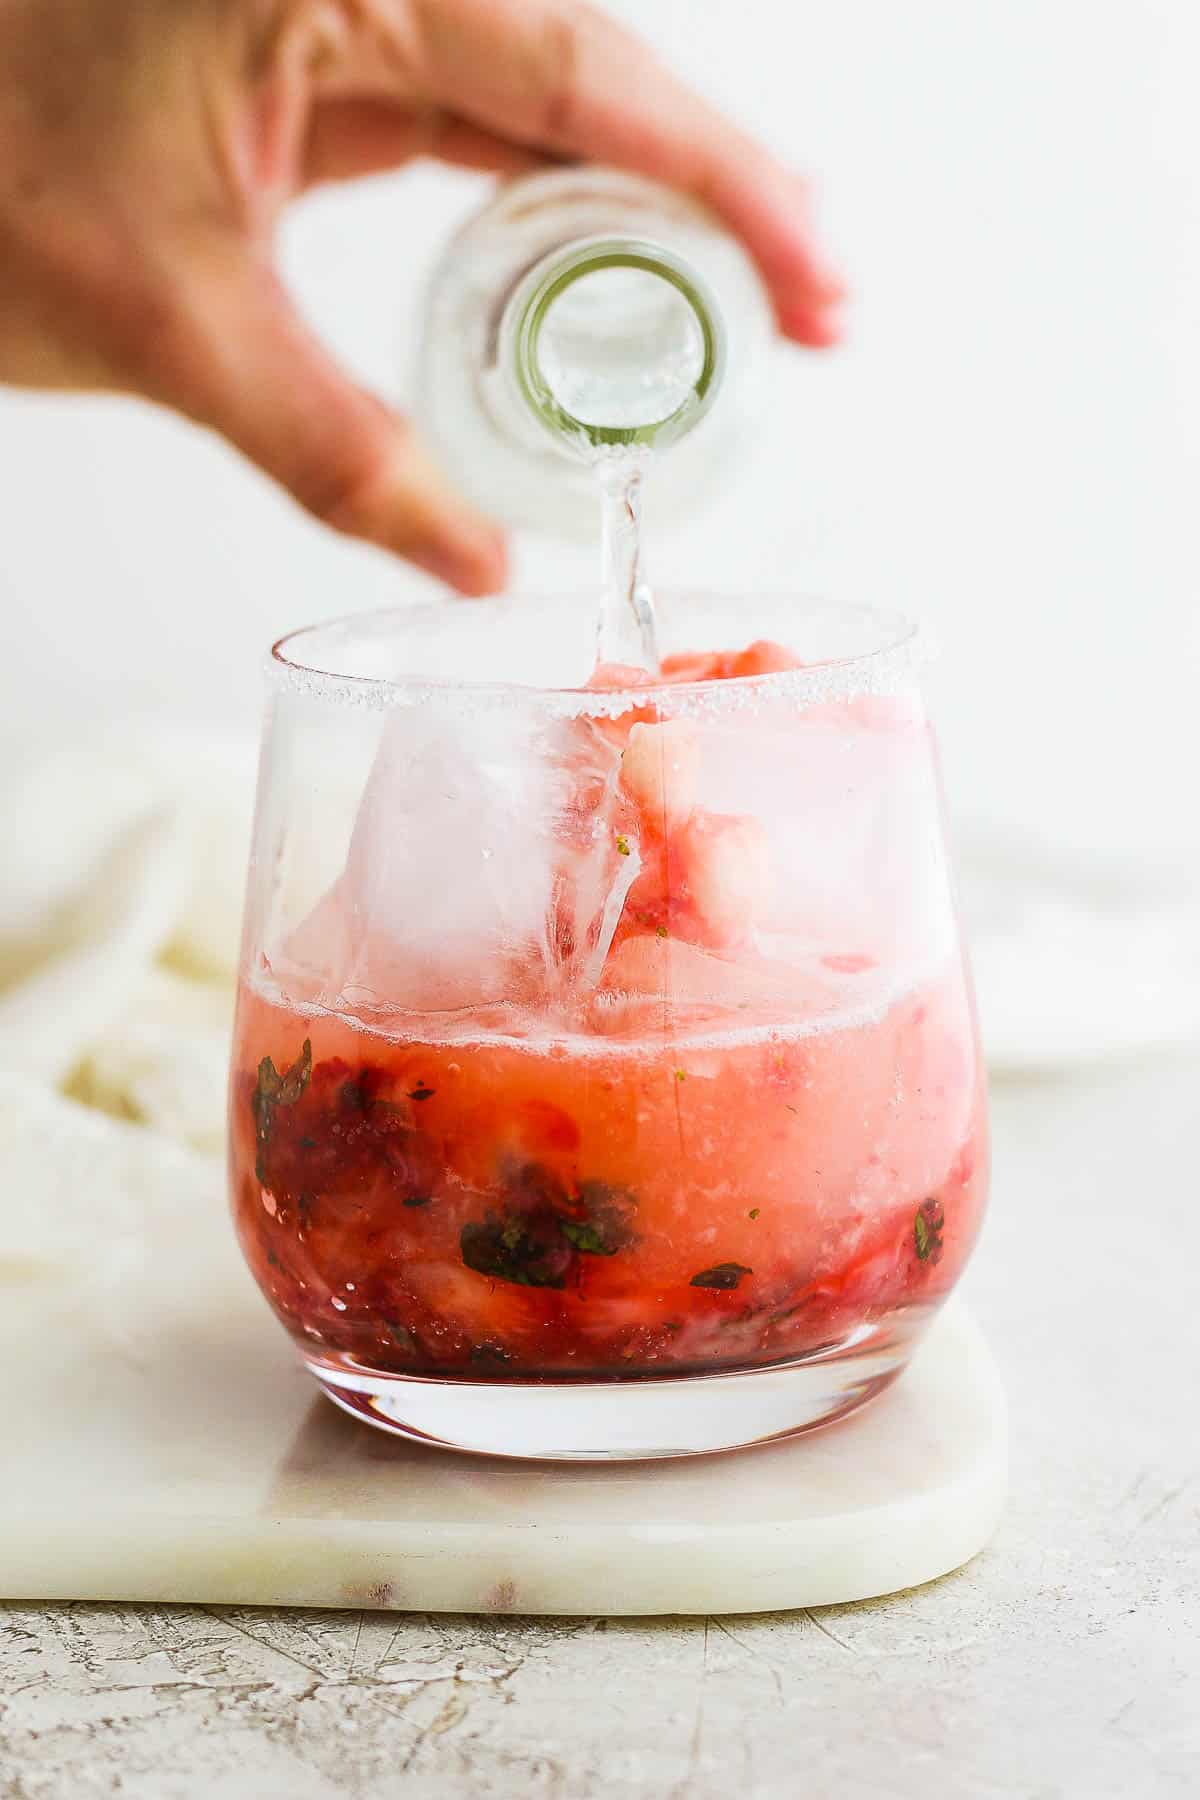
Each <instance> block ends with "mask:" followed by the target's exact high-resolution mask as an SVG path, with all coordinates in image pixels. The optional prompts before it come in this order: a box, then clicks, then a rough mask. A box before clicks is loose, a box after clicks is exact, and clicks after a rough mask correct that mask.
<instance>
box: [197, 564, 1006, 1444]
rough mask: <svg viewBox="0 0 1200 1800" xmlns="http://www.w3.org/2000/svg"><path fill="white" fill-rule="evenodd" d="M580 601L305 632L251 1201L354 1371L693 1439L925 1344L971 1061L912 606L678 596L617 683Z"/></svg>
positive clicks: (236, 1108) (263, 955) (817, 1416)
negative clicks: (658, 676) (905, 613)
mask: <svg viewBox="0 0 1200 1800" xmlns="http://www.w3.org/2000/svg"><path fill="white" fill-rule="evenodd" d="M591 632H592V619H591V614H590V609H589V608H587V607H583V606H579V605H573V604H571V603H570V602H569V601H564V600H558V601H555V602H551V601H514V600H492V601H487V602H482V603H477V604H471V605H470V606H466V605H464V604H463V603H462V602H461V601H454V600H446V601H437V602H429V603H419V604H413V605H411V606H409V607H407V608H405V609H403V610H401V611H397V612H392V613H386V614H377V615H373V616H370V617H365V618H361V619H356V620H350V621H348V622H345V623H342V624H338V625H332V626H323V627H318V628H314V629H311V630H307V631H301V632H298V633H296V634H295V635H294V636H291V637H288V638H285V639H284V640H283V641H282V642H281V643H280V644H278V645H277V646H276V648H275V650H274V653H273V658H272V662H271V675H270V686H271V694H270V703H269V711H268V718H267V727H266V739H265V747H264V752H263V761H262V775H261V782H260V793H259V803H258V816H257V823H256V827H255V839H254V853H253V860H252V865H251V873H250V884H249V898H248V905H247V920H246V935H245V950H244V965H243V970H242V985H241V995H240V1002H239V1008H238V1019H237V1030H236V1043H235V1051H234V1058H233V1071H232V1079H231V1094H230V1143H231V1180H232V1192H233V1206H234V1213H235V1217H236V1222H237V1229H238V1232H239V1235H240V1238H241V1243H242V1246H243V1249H244V1251H245V1254H246V1257H247V1259H248V1261H249V1263H250V1267H251V1269H252V1271H253V1273H254V1276H255V1278H256V1280H257V1281H258V1283H259V1285H260V1287H261V1288H262V1290H263V1292H264V1294H265V1295H266V1297H267V1299H268V1300H269V1302H270V1304H271V1306H272V1307H273V1308H274V1310H275V1312H276V1314H277V1316H278V1317H279V1319H280V1321H281V1322H282V1323H283V1325H284V1326H285V1328H286V1329H287V1331H288V1332H289V1333H290V1335H291V1337H292V1339H293V1341H294V1343H295V1344H296V1346H297V1348H298V1350H299V1352H300V1354H301V1356H302V1357H303V1360H304V1362H305V1364H306V1366H307V1368H308V1369H309V1370H310V1371H311V1373H312V1374H313V1375H314V1376H315V1378H316V1380H317V1381H318V1382H319V1383H320V1385H321V1387H322V1388H323V1389H324V1390H325V1392H326V1393H327V1394H328V1395H329V1396H330V1398H331V1399H333V1400H335V1401H336V1402H337V1403H338V1405H340V1406H342V1407H345V1408H346V1409H347V1410H348V1411H350V1412H352V1413H354V1414H356V1415H358V1416H359V1417H361V1418H364V1419H366V1420H369V1421H370V1422H371V1423H372V1424H374V1425H377V1426H381V1427H383V1428H385V1429H388V1430H391V1431H394V1432H398V1433H400V1434H402V1435H404V1436H407V1437H412V1438H421V1439H424V1440H428V1441H434V1442H437V1443H441V1444H446V1445H452V1446H455V1447H458V1448H460V1449H466V1450H473V1451H482V1452H490V1453H493V1454H499V1455H507V1456H526V1457H558V1458H575V1459H601V1458H632V1457H657V1456H674V1455H686V1454H689V1453H694V1452H698V1451H707V1450H716V1449H722V1448H730V1447H732V1446H735V1445H739V1444H745V1443H750V1442H756V1441H760V1440H762V1439H765V1438H770V1437H775V1436H780V1435H786V1434H789V1433H792V1432H796V1431H799V1430H803V1429H805V1428H808V1427H811V1426H814V1425H819V1424H822V1423H825V1422H826V1421H828V1420H831V1419H834V1418H836V1417H838V1416H839V1415H841V1414H843V1413H845V1412H847V1411H849V1410H850V1409H851V1408H853V1407H855V1406H857V1405H859V1404H860V1403H862V1402H863V1401H864V1400H866V1399H868V1398H869V1397H870V1396H871V1395H873V1394H875V1393H877V1392H879V1391H880V1390H881V1389H882V1388H883V1387H884V1386H886V1385H887V1383H888V1382H889V1381H891V1380H892V1379H893V1378H894V1377H895V1376H896V1374H897V1373H898V1372H899V1371H900V1370H901V1369H902V1368H903V1366H904V1364H905V1362H906V1361H907V1359H908V1358H909V1356H910V1354H911V1352H912V1349H913V1347H914V1344H915V1342H916V1340H917V1339H918V1337H919V1335H920V1334H921V1332H922V1331H923V1330H924V1328H925V1326H926V1325H927V1324H928V1322H929V1320H930V1319H931V1317H932V1316H933V1314H934V1313H935V1311H936V1309H937V1308H938V1306H939V1305H940V1304H941V1302H942V1301H943V1300H944V1299H945V1297H946V1295H947V1293H948V1292H949V1290H950V1289H951V1287H952V1286H953V1285H954V1283H955V1281H956V1280H957V1278H958V1276H959V1274H960V1273H961V1271H962V1268H963V1265H964V1263H965V1261H966V1259H967V1257H968V1255H969V1253H970V1250H971V1247H972V1244H973V1242H974V1239H975V1236H976V1233H977V1229H978V1226H979V1222H980V1215H981V1211H982V1208H983V1204H984V1198H985V1191H986V1182H987V1146H986V1123H985V1097H984V1078H983V1072H982V1066H981V1061H980V1055H979V1049H978V1042H977V1036H976V1028H975V1020H974V1012H973V1005H972V1000H971V993H970V984H969V978H968V976H967V973H966V968H965V963H964V956H963V950H962V946H961V942H960V937H959V932H958V928H957V922H956V918H955V912H954V902H953V894H952V885H951V881H950V878H949V874H948V870H947V864H946V853H945V848H944V837H943V827H942V814H941V801H940V795H939V784H938V775H937V767H936V757H935V751H934V745H933V739H932V736H931V732H930V728H929V726H928V724H927V723H926V720H925V717H924V714H923V711H922V708H921V702H920V698H919V693H918V688H917V667H918V664H919V661H920V653H919V643H918V638H917V634H916V633H915V632H914V630H913V629H912V628H911V627H909V626H908V625H907V624H906V623H905V622H904V621H903V620H900V619H897V618H895V617H889V616H886V615H878V614H874V613H869V612H865V611H858V610H854V609H846V608H835V607H830V606H825V605H818V604H812V603H809V602H805V601H800V600H796V599H788V598H768V597H763V596H746V595H736V596H730V597H727V598H720V597H703V596H696V595H681V596H676V597H670V596H667V597H665V598H664V599H663V600H662V601H661V605H660V636H661V641H662V643H663V645H664V648H665V652H666V654H665V659H664V664H663V678H662V680H661V681H654V680H652V679H650V678H648V677H645V676H642V675H640V674H639V673H638V672H636V671H622V670H619V669H617V670H607V671H601V672H600V673H599V674H598V675H597V676H596V677H595V678H593V679H591V680H590V681H589V677H590V675H591V669H590V657H591V643H590V639H591ZM749 639H754V640H755V641H754V642H752V643H750V647H749V648H748V649H746V648H741V647H742V646H745V645H746V644H747V642H748V640H749Z"/></svg>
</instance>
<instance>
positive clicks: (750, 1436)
mask: <svg viewBox="0 0 1200 1800" xmlns="http://www.w3.org/2000/svg"><path fill="white" fill-rule="evenodd" d="M916 1335H917V1334H916V1333H915V1332H912V1333H904V1334H900V1335H898V1334H897V1332H896V1330H895V1328H894V1326H893V1327H891V1328H888V1329H876V1330H872V1329H870V1328H868V1329H866V1330H865V1331H864V1332H862V1333H859V1334H856V1337H855V1339H854V1340H852V1341H851V1342H849V1343H846V1344H842V1345H838V1346H837V1347H836V1348H834V1349H831V1350H829V1351H825V1352H819V1353H816V1354H814V1355H812V1356H808V1357H804V1358H802V1359H799V1360H797V1361H795V1362H789V1363H776V1364H773V1365H771V1366H770V1367H768V1368H762V1369H746V1370H738V1371H736V1372H734V1373H722V1374H713V1375H688V1376H683V1377H674V1378H673V1377H670V1376H666V1377H663V1376H633V1377H630V1378H628V1379H626V1380H623V1381H611V1380H610V1381H605V1380H596V1381H580V1380H576V1381H528V1382H522V1381H514V1380H503V1381H498V1380H491V1381H460V1380H457V1379H441V1378H438V1377H436V1376H425V1375H383V1374H372V1373H371V1372H370V1371H368V1370H365V1369H361V1368H356V1369H347V1368H340V1367H331V1366H330V1365H329V1364H328V1363H318V1362H313V1361H309V1360H308V1359H306V1362H305V1366H306V1367H307V1368H308V1370H309V1372H310V1374H312V1375H313V1376H314V1377H315V1378H316V1380H317V1382H318V1383H319V1384H320V1386H321V1388H322V1389H323V1391H324V1392H325V1393H326V1394H327V1395H328V1397H329V1398H330V1399H331V1400H332V1401H333V1402H334V1404H335V1405H336V1406H339V1407H341V1408H342V1410H343V1411H345V1412H348V1413H350V1414H352V1415H353V1417H355V1418H357V1419H362V1420H364V1421H365V1422H366V1423H367V1424H369V1425H374V1426H375V1427H376V1428H377V1429H378V1430H380V1431H387V1432H391V1433H392V1434H393V1435H394V1436H396V1437H402V1438H407V1439H410V1440H414V1441H416V1442H418V1443H423V1444H437V1445H439V1446H440V1447H441V1448H442V1449H446V1450H465V1451H469V1452H471V1453H472V1454H474V1455H478V1456H504V1457H515V1458H520V1459H524V1458H528V1459H533V1460H537V1461H541V1460H549V1461H554V1462H636V1461H642V1460H653V1459H656V1458H661V1457H669V1456H704V1455H707V1454H711V1453H712V1452H714V1451H719V1450H737V1449H743V1448H745V1447H747V1446H748V1445H751V1444H763V1443H768V1442H770V1441H771V1440H773V1439H776V1438H786V1437H794V1436H795V1435H796V1434H797V1433H799V1432H803V1431H812V1430H814V1429H815V1428H816V1427H817V1426H820V1425H829V1424H832V1422H833V1421H834V1420H835V1419H841V1418H844V1417H845V1415H846V1414H847V1413H850V1412H853V1411H854V1410H855V1409H856V1408H857V1407H860V1406H862V1405H864V1404H865V1403H866V1401H868V1400H870V1399H873V1398H874V1396H875V1395H876V1394H879V1393H882V1391H883V1390H884V1388H886V1387H887V1386H888V1385H889V1384H890V1383H891V1382H892V1381H894V1380H895V1378H896V1376H897V1375H898V1374H899V1373H900V1371H901V1370H902V1369H903V1368H904V1365H905V1364H906V1363H907V1361H908V1359H909V1356H910V1355H911V1353H912V1350H913V1344H914V1338H915V1336H916Z"/></svg>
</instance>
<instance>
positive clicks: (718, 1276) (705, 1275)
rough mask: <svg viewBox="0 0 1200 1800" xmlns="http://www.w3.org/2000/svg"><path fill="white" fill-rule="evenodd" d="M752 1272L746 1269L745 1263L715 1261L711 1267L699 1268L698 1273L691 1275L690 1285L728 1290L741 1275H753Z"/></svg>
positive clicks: (733, 1286)
mask: <svg viewBox="0 0 1200 1800" xmlns="http://www.w3.org/2000/svg"><path fill="white" fill-rule="evenodd" d="M753 1273H754V1270H753V1269H748V1268H747V1267H746V1265H745V1263H737V1262H723V1263H715V1264H714V1265H713V1267H712V1268H711V1269H701V1271H700V1273H699V1274H698V1275H693V1276H692V1279H691V1283H690V1285H691V1286H692V1287H698V1288H722V1289H725V1290H728V1289H729V1288H735V1287H736V1286H737V1284H738V1282H739V1281H740V1280H741V1279H742V1276H743V1275H753Z"/></svg>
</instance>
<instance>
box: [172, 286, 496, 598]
mask: <svg viewBox="0 0 1200 1800" xmlns="http://www.w3.org/2000/svg"><path fill="white" fill-rule="evenodd" d="M191 298H192V302H193V304H192V305H191V306H189V307H188V313H189V328H188V329H187V331H186V332H184V333H183V334H173V342H172V346H171V348H170V350H169V351H167V349H166V346H164V345H162V344H160V345H159V351H160V358H161V357H162V356H164V355H167V356H169V357H170V366H167V367H164V366H162V362H161V360H160V367H159V369H158V370H157V371H156V375H157V380H156V382H155V386H156V388H158V389H159V390H160V397H161V398H162V399H164V400H165V401H167V402H168V404H171V405H174V406H176V407H178V408H179V410H181V411H183V412H186V413H187V414H188V415H189V416H190V417H192V418H194V419H196V420H197V421H198V422H199V423H201V424H204V425H208V426H210V427H211V428H212V429H213V430H215V431H218V432H219V433H220V434H221V435H222V436H223V437H225V438H227V439H228V440H229V442H230V443H232V444H234V445H236V447H237V448H238V449H239V450H241V451H242V452H243V454H244V455H246V456H247V457H249V459H250V460H251V462H254V463H257V464H258V466H259V468H261V469H263V470H265V472H266V473H267V474H268V475H270V476H272V477H273V478H274V479H275V480H276V481H277V482H279V483H280V485H281V486H282V487H285V488H286V489H287V490H288V492H289V493H290V494H292V495H293V496H294V498H295V499H296V500H298V501H299V502H300V504H301V506H303V507H304V508H305V509H306V510H307V511H308V512H310V513H312V514H314V515H315V517H317V518H318V519H321V520H323V521H324V523H325V524H327V525H331V526H332V527H333V528H334V529H335V530H337V531H344V532H346V533H348V534H349V535H350V536H351V537H357V538H363V539H365V540H366V541H367V542H368V543H371V544H377V545H379V546H380V547H381V548H382V549H384V550H390V551H392V552H393V553H394V554H395V555H397V556H402V557H405V558H406V559H407V560H408V561H409V562H413V563H416V564H417V565H418V566H419V567H420V568H423V569H428V570H429V571H430V573H431V574H434V575H437V576H439V577H440V578H441V579H442V580H444V581H447V582H449V583H450V585H451V586H452V587H456V588H458V589H460V590H461V592H463V593H465V594H485V593H492V592H495V591H496V590H497V589H498V588H500V587H502V586H503V584H504V578H505V564H506V558H505V550H504V537H503V534H502V532H501V531H500V530H499V528H498V527H497V526H495V525H493V524H492V523H491V522H490V521H489V520H487V519H485V518H484V517H483V516H482V515H481V514H480V513H477V512H476V511H475V510H474V509H473V508H472V507H470V506H469V505H468V504H467V503H466V501H465V500H463V499H461V498H460V496H459V495H458V494H457V493H455V491H454V489H453V488H452V487H451V486H450V485H449V484H448V483H447V482H446V481H445V480H444V479H443V477H442V476H441V475H440V474H439V472H438V471H437V470H436V468H435V467H434V465H433V464H432V462H431V461H430V460H429V458H428V457H427V456H426V454H425V452H424V450H423V449H422V448H421V445H420V444H419V443H418V441H417V439H416V437H415V436H414V434H413V432H412V429H411V427H410V426H409V425H408V424H407V423H406V422H405V420H403V419H402V418H399V417H398V416H397V415H396V414H395V413H393V412H391V411H390V410H389V409H388V408H387V407H386V406H385V405H384V404H383V402H382V401H381V400H379V399H377V398H376V397H375V395H373V394H370V393H367V392H366V391H365V390H364V389H362V388H360V387H357V386H356V385H355V383H354V382H353V381H351V380H350V379H349V377H348V376H347V375H346V373H345V372H344V370H342V369H340V368H339V367H338V365H337V364H336V362H335V361H334V360H333V358H332V357H331V356H330V355H329V353H328V352H327V351H326V350H325V349H324V347H323V346H322V345H321V344H320V343H319V342H318V341H317V340H316V338H314V337H313V335H312V334H311V332H310V331H309V330H308V328H307V326H306V325H305V324H304V322H303V320H302V319H301V318H300V316H299V314H298V313H297V312H296V310H295V307H294V306H293V304H292V302H291V300H290V298H289V296H288V295H287V294H286V292H285V291H284V289H283V287H282V285H281V283H280V282H279V280H278V278H277V276H276V275H275V274H274V272H273V270H271V269H270V268H269V267H265V266H263V265H261V264H258V263H256V262H255V261H254V260H253V259H252V258H251V257H249V256H247V257H246V258H245V259H244V260H243V259H242V258H241V257H239V258H238V260H237V266H236V267H235V269H234V270H233V271H231V272H228V273H227V272H224V271H223V272H222V274H221V276H220V277H219V278H217V279H215V280H214V279H213V278H212V277H211V276H210V277H209V278H208V279H206V280H205V281H204V282H202V283H197V284H194V286H193V294H192V296H191Z"/></svg>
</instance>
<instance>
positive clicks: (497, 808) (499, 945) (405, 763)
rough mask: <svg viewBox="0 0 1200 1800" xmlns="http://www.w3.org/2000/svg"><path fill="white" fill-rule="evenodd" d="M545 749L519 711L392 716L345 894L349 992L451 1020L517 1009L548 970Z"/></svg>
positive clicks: (433, 705) (552, 803)
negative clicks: (462, 1010)
mask: <svg viewBox="0 0 1200 1800" xmlns="http://www.w3.org/2000/svg"><path fill="white" fill-rule="evenodd" d="M551 749H552V747H551V746H549V745H548V744H546V743H544V742H542V741H540V740H539V736H538V733H537V731H536V729H535V728H534V727H533V726H532V725H531V722H530V719H529V716H528V714H527V713H526V712H525V711H523V710H522V709H518V708H507V707H496V708H488V707H484V708H482V709H480V710H478V711H476V712H475V713H474V714H467V713H466V711H465V710H464V709H462V708H461V707H459V706H457V705H453V704H450V703H445V704H443V703H441V702H440V701H439V700H438V699H437V697H434V698H432V699H430V700H427V701H425V702H423V703H422V705H421V706H420V707H415V708H411V709H408V708H406V709H405V710H403V711H401V712H397V713H395V714H393V715H392V716H391V717H390V718H389V720H388V722H387V725H386V727H385V729H384V733H383V736H382V739H381V742H380V746H379V751H378V754H377V756H376V760H375V764H374V767H373V769H372V771H371V775H370V777H369V779H368V782H367V786H366V790H365V792H364V794H363V799H362V804H361V807H360V809H359V814H358V818H357V821H356V823H355V827H354V831H353V834H352V836H351V840H350V847H349V851H348V855H347V860H346V869H345V874H344V875H343V877H342V881H341V883H340V884H339V889H338V909H339V911H340V913H341V915H342V917H343V919H344V922H345V942H344V951H343V954H344V957H345V967H344V968H343V969H342V970H341V980H340V982H339V984H338V985H339V986H340V987H341V989H342V991H343V992H345V993H347V994H355V993H357V992H358V991H360V990H361V991H362V994H363V997H366V998H368V999H370V998H377V999H380V1000H383V1001H386V1003H387V1004H388V1005H389V1006H401V1007H403V1006H407V1007H414V1008H419V1009H421V1010H444V1009H450V1008H458V1007H464V1006H470V1005H475V1004H480V1003H490V1002H495V1001H498V1000H502V999H506V998H510V997H514V996H515V995H517V994H518V993H519V992H522V991H523V990H524V989H525V988H526V987H527V985H528V981H529V976H530V971H531V970H537V969H540V968H544V967H545V965H546V964H547V963H548V962H549V960H550V947H549V943H548V932H549V928H550V920H551V911H552V903H553V895H554V886H555V872H556V861H557V855H558V851H557V845H556V842H555V839H554V834H553V826H554V820H555V816H556V813H557V810H558V803H559V791H558V790H559V785H560V784H559V781H558V778H557V774H556V766H555V759H554V757H553V755H552V754H551V753H550V751H551ZM334 935H335V936H336V934H334Z"/></svg>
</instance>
